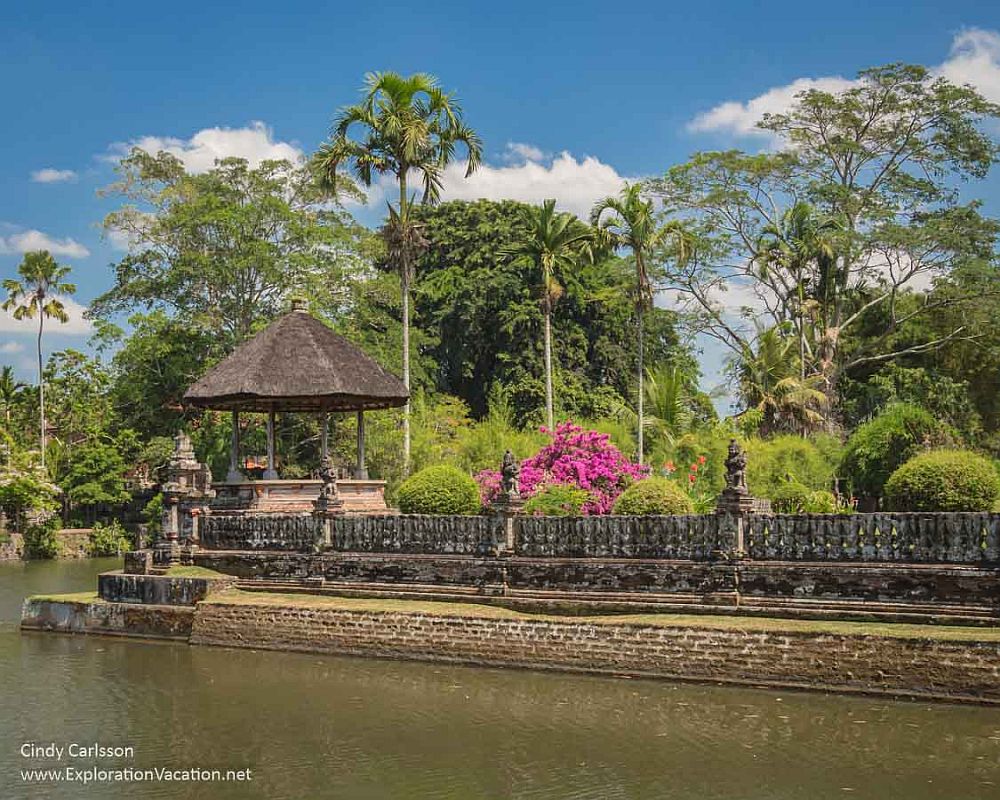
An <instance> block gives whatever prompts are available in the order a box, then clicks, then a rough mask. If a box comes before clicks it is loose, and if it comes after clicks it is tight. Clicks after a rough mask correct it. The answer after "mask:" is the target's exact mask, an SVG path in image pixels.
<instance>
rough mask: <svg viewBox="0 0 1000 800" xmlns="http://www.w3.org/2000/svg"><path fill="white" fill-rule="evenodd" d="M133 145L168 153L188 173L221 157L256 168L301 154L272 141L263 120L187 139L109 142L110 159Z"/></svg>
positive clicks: (208, 130)
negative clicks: (177, 160)
mask: <svg viewBox="0 0 1000 800" xmlns="http://www.w3.org/2000/svg"><path fill="white" fill-rule="evenodd" d="M133 147H138V148H139V149H140V150H145V151H146V152H147V153H152V154H154V155H155V154H156V153H158V152H160V151H161V150H162V151H165V152H167V153H170V154H172V155H174V156H176V157H177V158H179V159H180V160H181V162H182V163H183V164H184V168H185V169H186V170H187V171H188V172H191V173H195V174H197V173H201V172H207V171H208V170H210V169H211V168H212V167H213V166H215V162H216V160H217V159H221V158H228V157H235V158H245V159H246V160H247V161H248V162H249V163H250V165H251V166H252V167H256V166H257V165H259V164H260V162H261V161H268V160H280V159H287V160H289V161H292V162H295V161H298V160H299V159H300V158H302V157H303V152H302V149H301V148H299V147H298V146H296V145H294V144H290V143H289V142H282V141H276V140H275V139H274V133H273V131H271V129H270V128H268V127H267V126H266V125H265V124H264V123H263V122H251V123H250V125H249V126H247V127H245V128H204V129H202V130H200V131H198V132H197V133H195V134H194V135H193V136H192V137H191V138H190V139H178V138H175V137H172V136H142V137H140V138H138V139H133V140H132V141H130V142H125V143H122V142H119V143H116V144H113V145H112V146H111V150H112V152H113V155H112V156H111V158H112V159H113V160H117V159H119V158H121V156H122V155H124V154H126V153H127V152H128V151H129V150H130V149H131V148H133Z"/></svg>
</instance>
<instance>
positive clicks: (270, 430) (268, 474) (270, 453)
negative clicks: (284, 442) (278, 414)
mask: <svg viewBox="0 0 1000 800" xmlns="http://www.w3.org/2000/svg"><path fill="white" fill-rule="evenodd" d="M277 477H278V470H276V469H275V468H274V407H273V406H272V407H271V408H270V409H268V412H267V469H265V470H264V480H266V481H273V480H276V479H277Z"/></svg>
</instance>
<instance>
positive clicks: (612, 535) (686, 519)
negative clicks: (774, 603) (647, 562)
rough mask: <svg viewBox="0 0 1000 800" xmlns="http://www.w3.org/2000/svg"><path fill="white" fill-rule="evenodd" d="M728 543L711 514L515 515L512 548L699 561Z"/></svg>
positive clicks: (721, 522)
mask: <svg viewBox="0 0 1000 800" xmlns="http://www.w3.org/2000/svg"><path fill="white" fill-rule="evenodd" d="M730 520H731V518H730ZM733 542H734V526H727V525H726V519H725V518H723V517H717V516H715V515H713V514H701V515H685V516H669V517H666V516H657V517H624V516H622V517H618V516H609V517H518V518H517V519H516V520H515V553H516V554H517V555H522V556H529V557H541V558H663V559H690V560H695V561H701V560H707V559H709V558H713V557H718V556H720V555H724V554H725V553H726V552H728V551H731V550H732V545H733Z"/></svg>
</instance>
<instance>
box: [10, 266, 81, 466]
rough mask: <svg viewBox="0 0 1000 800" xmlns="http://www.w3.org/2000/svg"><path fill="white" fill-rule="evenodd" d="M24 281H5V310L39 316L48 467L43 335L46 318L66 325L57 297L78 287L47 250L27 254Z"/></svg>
mask: <svg viewBox="0 0 1000 800" xmlns="http://www.w3.org/2000/svg"><path fill="white" fill-rule="evenodd" d="M17 273H18V275H20V276H21V280H17V279H15V278H8V279H7V280H5V281H4V282H3V288H4V289H6V290H7V299H6V300H5V301H4V303H3V309H4V311H11V310H13V315H14V319H18V320H20V319H34V318H35V317H36V316H37V317H38V416H39V419H40V422H41V448H42V452H41V460H42V466H43V467H44V466H45V381H44V379H43V375H42V332H43V330H44V327H45V320H46V319H55V320H58V321H59V322H62V323H65V322H68V321H69V314H67V313H66V307H65V306H64V305H63V303H62V301H61V300H60V299H59V297H58V295H67V294H73V293H74V292H75V291H76V286H75V285H74V284H72V283H67V282H65V281H64V280H63V278H65V277H66V276H67V275H68V274H69V267H66V266H63V265H62V264H58V263H56V260H55V259H54V258H53V257H52V256H51V254H50V253H49V252H48V251H47V250H38V251H35V252H32V253H26V254H25V256H24V259H23V260H22V261H21V263H20V265H19V266H18V268H17Z"/></svg>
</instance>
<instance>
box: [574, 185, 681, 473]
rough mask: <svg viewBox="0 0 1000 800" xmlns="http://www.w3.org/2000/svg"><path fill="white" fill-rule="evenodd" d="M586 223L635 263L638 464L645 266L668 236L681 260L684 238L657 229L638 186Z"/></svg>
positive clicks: (673, 229)
mask: <svg viewBox="0 0 1000 800" xmlns="http://www.w3.org/2000/svg"><path fill="white" fill-rule="evenodd" d="M590 223H591V225H593V226H594V227H595V228H597V229H598V233H599V235H600V237H601V238H602V239H604V241H605V242H606V243H607V244H609V245H611V246H612V247H614V248H628V249H629V250H631V251H632V257H633V259H634V261H635V294H636V302H635V321H636V339H637V341H636V350H637V355H638V362H639V363H638V395H637V398H638V404H637V412H638V417H639V422H638V440H639V463H640V464H641V463H643V452H644V451H645V446H644V438H643V433H644V428H645V415H644V401H645V394H646V393H645V390H644V388H643V380H644V377H645V342H644V338H645V330H644V325H643V319H644V315H645V312H646V311H647V310H648V309H649V308H651V307H652V305H653V283H652V280H651V279H650V274H649V265H650V260H651V258H652V253H653V251H654V250H655V249H656V247H657V246H658V245H659V244H661V243H662V242H663V241H664V240H665V239H666V238H668V237H669V236H673V237H674V238H675V239H676V241H677V245H678V249H679V254H680V256H681V257H682V258H684V257H685V256H686V254H687V238H686V237H685V236H684V234H683V230H682V229H681V228H680V227H679V226H677V225H675V224H668V225H665V226H658V225H657V224H656V217H655V214H654V211H653V203H652V202H651V201H648V200H643V199H642V185H641V184H638V183H633V184H628V183H626V184H625V186H624V187H623V188H622V191H621V193H620V194H619V195H617V196H613V197H605V198H604V199H603V200H600V201H599V202H598V203H597V204H596V205H595V206H594V208H593V210H592V211H591V213H590Z"/></svg>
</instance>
